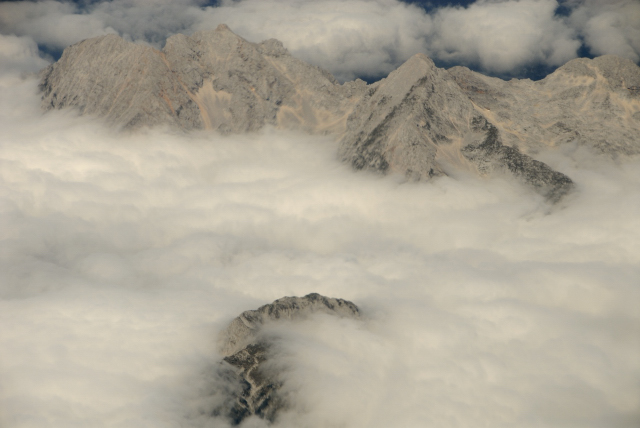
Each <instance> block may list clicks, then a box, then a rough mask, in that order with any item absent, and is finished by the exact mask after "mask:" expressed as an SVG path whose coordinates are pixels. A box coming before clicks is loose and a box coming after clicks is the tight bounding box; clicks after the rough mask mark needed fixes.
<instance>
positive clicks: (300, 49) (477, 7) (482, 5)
mask: <svg viewBox="0 0 640 428" xmlns="http://www.w3.org/2000/svg"><path fill="white" fill-rule="evenodd" d="M561 4H562V6H563V7H564V8H565V9H566V10H568V11H569V13H568V16H558V15H557V14H556V11H557V10H558V7H559V6H560V5H561ZM561 4H559V3H558V1H557V0H478V1H476V2H475V3H472V4H470V5H468V6H467V7H461V6H443V7H434V8H431V9H429V13H427V12H425V10H424V9H422V8H420V7H419V6H417V5H416V4H409V3H405V2H402V1H400V0H350V1H345V0H322V1H311V0H239V1H238V0H222V1H220V2H217V3H216V4H215V5H214V6H211V5H208V3H205V2H202V1H199V0H181V1H179V2H175V1H168V0H156V1H153V2H149V1H142V0H114V1H95V2H81V3H78V4H76V3H72V2H65V1H54V0H47V1H41V2H11V3H3V4H0V32H1V33H2V34H5V35H16V36H20V37H30V38H32V39H33V40H34V41H35V42H36V43H38V44H39V45H40V46H43V47H45V48H46V49H48V50H50V51H52V52H55V51H60V50H62V49H63V48H65V47H66V46H68V45H70V44H72V43H75V42H78V41H80V40H82V39H84V38H87V37H93V36H97V35H101V34H107V33H118V34H120V35H121V36H123V37H124V38H126V39H127V40H132V41H136V42H141V43H148V44H151V45H152V46H155V47H157V48H161V47H162V45H163V44H164V40H165V39H166V38H167V37H168V36H171V35H172V34H176V33H186V34H190V33H192V32H194V31H197V30H208V29H213V28H215V27H216V26H217V25H218V24H221V23H226V24H227V25H229V26H230V27H231V29H232V30H233V31H235V32H236V33H237V34H239V35H240V36H242V37H245V38H246V39H248V40H250V41H253V42H260V41H262V40H265V39H268V38H277V39H280V40H281V41H283V42H284V44H285V46H286V47H287V48H288V49H289V50H290V51H291V52H292V53H293V54H294V55H296V56H298V57H300V58H302V59H304V60H306V61H308V62H311V63H313V64H315V65H319V66H322V67H324V68H326V69H328V70H330V71H331V72H332V73H334V74H335V75H336V76H337V77H338V78H339V79H340V80H350V79H353V78H355V77H365V78H369V79H375V78H379V77H383V76H385V75H386V74H388V73H389V72H390V71H392V70H393V69H395V68H397V67H398V66H399V65H400V64H402V63H403V62H404V61H406V60H407V59H408V58H409V57H411V56H412V55H414V54H416V53H427V54H428V55H430V56H432V57H433V58H434V59H435V60H436V61H440V62H441V63H442V64H445V65H460V64H462V65H467V66H470V67H472V68H475V69H478V70H481V71H483V72H485V73H490V74H496V75H520V74H522V73H525V71H524V70H526V69H527V68H530V67H535V66H538V65H542V66H546V67H555V66H558V65H561V64H563V63H564V62H566V61H568V60H570V59H572V58H575V57H576V56H577V54H578V51H579V48H580V47H581V44H582V43H585V44H586V46H587V48H588V49H590V51H591V52H592V53H593V54H594V55H601V54H607V53H613V54H617V55H622V56H625V57H627V58H630V59H632V60H634V61H636V62H637V61H638V59H639V58H640V54H639V52H640V35H639V30H638V28H637V25H635V23H636V22H637V21H638V19H639V18H638V15H639V14H640V12H639V10H640V9H639V8H640V5H639V4H638V3H637V2H635V1H633V0H617V1H613V2H601V1H596V0H593V1H582V0H580V1H577V0H576V1H573V0H567V1H565V2H562V3H561Z"/></svg>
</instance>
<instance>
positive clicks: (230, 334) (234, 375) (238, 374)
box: [215, 293, 360, 425]
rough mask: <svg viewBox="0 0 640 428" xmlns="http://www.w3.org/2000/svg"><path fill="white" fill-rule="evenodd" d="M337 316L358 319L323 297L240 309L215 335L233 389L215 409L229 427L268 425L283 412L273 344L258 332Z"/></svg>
mask: <svg viewBox="0 0 640 428" xmlns="http://www.w3.org/2000/svg"><path fill="white" fill-rule="evenodd" d="M319 312H320V313H325V314H329V315H335V316H340V317H347V318H354V319H357V318H359V317H360V311H359V309H358V307H357V306H356V305H355V304H353V303H351V302H349V301H347V300H342V299H334V298H330V297H324V296H321V295H320V294H317V293H312V294H308V295H306V296H304V297H283V298H282V299H278V300H276V301H274V302H273V303H270V304H267V305H264V306H261V307H260V308H258V309H256V310H251V311H245V312H243V313H242V314H240V316H238V317H237V318H235V319H234V320H233V321H232V322H231V323H230V324H229V326H228V327H227V328H226V329H225V330H224V331H223V332H222V333H221V334H220V336H219V346H220V350H221V353H222V354H223V355H224V356H225V357H224V360H223V361H224V362H223V368H222V370H223V378H226V379H230V380H231V381H232V382H234V383H236V384H237V385H238V387H236V388H231V389H230V390H229V391H230V392H231V393H232V394H233V395H234V396H233V397H231V399H229V400H226V404H225V405H224V406H223V407H222V408H219V409H216V410H215V414H216V415H223V416H226V417H227V418H228V419H229V420H230V421H231V423H233V424H234V425H237V424H240V423H241V422H242V421H243V420H244V419H245V418H247V417H249V416H252V415H256V416H258V417H260V418H263V419H266V420H269V421H273V420H275V418H276V415H277V412H278V411H279V410H281V409H283V408H286V406H287V403H286V401H285V400H284V399H283V398H282V397H281V396H279V395H278V390H279V388H280V387H281V386H282V380H281V378H280V375H279V373H278V372H277V371H276V370H274V369H273V367H269V365H268V364H267V363H268V360H269V355H270V348H271V346H272V344H271V343H270V342H269V340H268V339H265V338H264V337H261V335H260V330H261V328H262V327H263V326H264V325H265V324H268V323H272V322H278V321H281V320H300V319H304V318H305V317H308V316H310V315H312V314H314V313H319Z"/></svg>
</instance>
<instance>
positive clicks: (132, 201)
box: [0, 67, 640, 428]
mask: <svg viewBox="0 0 640 428" xmlns="http://www.w3.org/2000/svg"><path fill="white" fill-rule="evenodd" d="M32 68H37V67H32ZM7 76H8V77H3V80H2V82H3V84H2V88H1V91H2V92H0V102H1V106H0V109H1V117H0V129H2V136H1V137H0V144H1V147H0V162H1V164H0V177H1V180H2V182H1V185H0V192H1V194H0V195H1V202H0V206H1V209H0V231H1V232H0V233H1V234H2V241H1V242H2V252H1V256H0V257H1V258H0V263H1V265H0V275H1V278H0V326H2V327H1V328H0V426H3V427H11V428H17V427H39V428H42V427H122V428H124V427H132V428H133V427H135V428H141V427H153V428H162V427H167V428H168V427H172V428H173V427H185V428H186V427H225V426H227V422H226V421H224V420H223V419H219V418H215V417H212V416H211V411H212V408H213V406H214V404H215V401H216V388H217V387H218V386H219V385H217V382H218V380H217V379H216V377H215V376H214V373H215V369H216V366H217V364H218V362H219V361H220V359H221V355H220V354H219V353H218V350H217V348H216V335H217V333H218V332H219V331H220V330H221V329H223V328H224V327H225V326H226V325H227V323H228V322H229V321H230V320H231V319H232V318H233V317H235V316H237V315H238V314H239V313H240V312H242V311H244V310H248V309H255V308H257V307H259V306H260V305H263V304H265V303H269V302H271V301H273V300H275V299H277V298H280V297H283V296H302V295H305V294H308V293H311V292H317V293H320V294H323V295H326V296H332V297H340V298H343V299H348V300H351V301H353V302H354V303H355V304H357V305H358V306H359V307H360V309H361V310H362V313H363V317H362V320H345V319H338V318H332V317H328V316H317V317H315V318H313V319H310V320H307V321H305V322H301V323H299V324H296V325H287V324H285V325H281V326H279V327H277V328H278V329H279V330H280V331H279V334H280V335H281V340H280V341H279V345H278V348H277V352H278V353H279V355H280V359H279V364H282V365H283V366H284V367H285V373H286V380H285V386H284V391H285V393H286V394H287V396H288V397H289V399H290V400H291V403H292V406H291V408H290V409H289V410H288V411H287V412H285V413H283V414H281V416H280V418H279V419H278V420H277V421H276V423H275V424H274V425H273V426H274V427H349V428H356V427H368V428H371V427H516V426H517V427H546V428H549V427H603V426H606V427H635V426H637V424H638V422H639V420H640V416H639V415H640V413H639V408H640V387H639V385H640V383H639V380H640V359H639V358H638V355H640V309H639V308H640V305H639V304H638V303H639V302H640V286H639V280H638V278H640V162H638V161H637V160H635V161H613V160H608V159H605V158H602V157H595V156H593V155H591V154H590V153H588V152H587V151H585V150H581V149H580V148H579V147H573V146H566V147H563V148H561V149H560V150H557V151H555V152H553V153H542V154H540V155H539V158H540V159H543V160H544V161H545V162H547V163H548V164H550V165H551V166H553V167H554V168H557V169H558V170H561V171H563V172H564V173H566V174H567V175H569V176H571V177H572V178H573V179H574V181H575V182H576V185H577V190H576V192H575V193H574V194H572V195H571V196H569V197H568V198H566V199H565V200H564V201H563V202H562V203H561V204H559V205H557V206H553V207H552V206H549V205H548V204H547V203H546V202H544V201H543V200H542V197H540V196H538V195H537V194H535V193H533V192H532V191H529V190H528V189H527V188H525V187H522V186H521V185H519V184H516V183H510V182H508V181H505V180H501V179H485V180H478V179H477V178H475V177H465V176H462V175H459V176H452V177H445V178H440V179H437V180H434V181H432V182H428V183H424V182H422V183H411V182H404V180H403V179H402V177H397V176H387V177H382V176H379V175H376V174H372V173H362V172H354V171H352V170H351V168H350V167H349V166H348V165H344V164H342V163H340V162H339V161H338V160H337V159H336V155H335V153H336V143H335V142H334V141H333V140H332V139H331V138H330V137H322V136H316V137H310V136H307V135H302V134H296V133H291V132H289V133H284V132H280V131H277V130H273V129H265V130H264V131H263V132H260V133H258V134H250V135H240V136H224V137H223V136H219V135H216V134H213V133H206V132H203V133H195V134H190V135H185V134H180V133H175V132H170V131H166V130H152V131H149V130H147V131H142V132H138V133H135V134H127V133H117V132H115V131H111V130H108V129H107V128H105V127H104V126H103V125H102V124H101V123H100V121H99V120H96V119H90V118H78V117H76V116H75V115H74V113H73V112H53V113H48V114H43V113H41V112H40V110H39V105H38V103H39V97H38V95H37V87H36V86H37V81H36V79H35V78H34V77H30V78H26V79H22V78H20V77H18V76H17V74H15V73H14V74H8V75H7ZM264 425H266V423H265V422H264V421H261V420H258V419H250V420H247V421H246V422H245V424H244V425H242V426H243V427H254V426H264Z"/></svg>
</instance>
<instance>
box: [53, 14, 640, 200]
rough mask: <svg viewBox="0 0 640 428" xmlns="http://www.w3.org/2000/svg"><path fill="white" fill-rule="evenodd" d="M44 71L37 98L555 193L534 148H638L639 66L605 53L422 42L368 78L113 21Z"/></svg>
mask: <svg viewBox="0 0 640 428" xmlns="http://www.w3.org/2000/svg"><path fill="white" fill-rule="evenodd" d="M41 78H42V81H41V88H42V91H43V95H42V106H43V108H44V109H61V108H67V107H73V108H75V109H78V110H79V111H80V112H81V113H82V114H87V115H94V116H99V117H102V118H104V120H106V121H107V122H108V123H110V124H112V125H115V126H118V127H121V128H123V129H135V128H140V127H145V126H156V125H168V126H171V127H174V128H178V129H182V130H185V131H189V130H194V129H213V130H217V131H219V132H222V133H239V132H250V131H257V130H259V129H260V128H262V127H264V126H265V125H272V126H275V127H278V128H283V129H294V130H302V131H306V132H309V133H330V134H334V135H335V136H336V138H339V140H340V148H339V156H340V158H341V159H342V160H344V161H346V162H349V163H350V164H351V165H352V166H353V167H354V168H356V169H370V170H375V171H379V172H382V173H389V172H395V173H401V174H405V175H406V176H407V177H408V178H410V179H416V180H423V179H430V178H432V177H437V176H440V175H443V174H450V173H455V171H461V170H462V171H471V172H473V173H476V174H478V175H479V176H487V175H494V174H507V175H511V176H513V177H515V178H517V179H518V180H519V181H521V182H523V183H525V184H526V185H528V186H530V187H532V188H533V189H534V190H535V191H537V192H538V193H540V194H542V195H544V196H545V198H546V199H548V200H549V201H551V202H557V201H559V200H560V199H561V198H562V197H563V196H564V195H565V194H567V193H568V192H570V191H571V190H572V189H573V188H574V184H573V181H572V180H571V178H570V177H568V176H566V175H564V174H563V173H562V172H560V171H555V170H554V169H552V168H551V167H549V166H548V165H546V164H545V163H543V162H540V161H538V160H535V156H536V153H537V152H539V151H540V150H542V149H546V148H551V147H557V146H559V145H562V144H564V143H575V144H577V145H579V146H586V147H588V148H589V149H592V150H595V151H597V152H599V153H602V154H604V155H608V156H613V157H624V156H629V155H635V154H637V153H639V152H640V138H638V136H639V135H640V95H639V94H638V91H637V90H635V88H637V87H639V86H640V67H638V66H637V65H635V64H634V63H633V62H632V61H630V60H627V59H622V58H620V57H616V56H612V55H607V56H602V57H598V58H596V59H593V60H589V59H583V58H581V59H575V60H572V61H570V62H568V63H567V64H565V65H564V66H562V67H560V68H559V69H558V70H556V71H555V72H554V73H552V74H551V75H549V76H547V77H546V78H545V79H543V80H540V81H536V82H534V81H531V80H528V79H523V80H518V79H512V80H510V81H504V80H501V79H498V78H491V77H487V76H484V75H482V74H479V73H476V72H473V71H471V70H469V69H468V68H465V67H454V68H452V69H449V70H445V69H441V68H438V67H436V66H435V65H434V63H433V61H431V60H430V59H429V58H428V57H427V56H425V55H423V54H417V55H415V56H413V57H412V58H410V59H409V60H408V61H407V62H405V63H404V64H403V65H402V66H400V67H399V68H398V69H397V70H395V71H393V72H392V73H390V74H389V76H388V77H386V78H384V79H382V80H380V81H378V82H375V83H373V84H370V85H368V84H367V83H365V82H364V81H361V80H356V81H353V82H346V83H342V84H340V83H339V82H338V81H336V79H335V78H334V77H333V76H332V75H331V74H330V73H329V72H327V71H325V70H323V69H321V68H318V67H314V66H311V65H309V64H307V63H305V62H303V61H301V60H298V59H296V58H294V57H292V56H291V55H290V54H289V53H288V52H287V50H286V49H285V48H284V47H283V45H282V43H280V42H279V41H277V40H275V39H270V40H266V41H264V42H262V43H258V44H255V43H250V42H248V41H246V40H244V39H243V38H241V37H239V36H237V35H236V34H234V33H233V32H232V31H231V30H230V29H229V28H228V27H227V26H226V25H220V26H219V27H218V28H216V29H215V30H212V31H202V32H197V33H195V34H193V35H192V36H191V37H188V36H185V35H182V34H177V35H174V36H172V37H170V38H169V39H167V42H166V45H165V47H164V48H163V49H162V51H159V50H156V49H154V48H151V47H148V46H143V45H140V44H134V43H131V42H127V41H125V40H123V39H122V38H120V37H118V36H116V35H107V36H101V37H96V38H93V39H88V40H84V41H82V42H80V43H78V44H75V45H73V46H70V47H68V48H67V49H65V51H64V53H63V55H62V57H61V59H60V60H59V61H58V62H56V63H55V64H52V65H51V66H49V67H48V68H46V69H45V70H43V72H42V74H41Z"/></svg>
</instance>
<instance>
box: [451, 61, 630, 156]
mask: <svg viewBox="0 0 640 428" xmlns="http://www.w3.org/2000/svg"><path fill="white" fill-rule="evenodd" d="M449 73H451V75H452V76H453V78H454V79H455V80H456V82H458V84H459V85H460V87H461V88H462V89H463V91H464V92H465V94H466V95H467V96H468V97H469V99H470V100H471V101H473V103H474V104H475V105H476V107H477V108H478V112H479V113H481V114H482V115H483V116H485V117H486V118H487V119H488V120H489V121H490V122H491V123H492V124H493V125H494V126H496V127H497V128H498V129H499V130H500V134H501V136H502V139H503V141H504V143H505V144H506V145H509V146H513V147H519V148H520V149H521V150H523V151H525V152H528V153H530V154H535V153H536V152H537V151H538V150H540V149H542V148H549V147H556V146H559V145H561V144H565V143H570V142H573V143H576V144H579V145H583V146H586V147H589V148H590V149H593V150H594V151H596V152H601V153H604V154H608V155H610V156H613V157H618V156H624V155H634V154H638V153H640V137H639V136H640V97H639V96H638V94H637V93H636V91H633V90H629V88H631V87H633V86H637V85H640V67H638V66H637V65H636V64H634V63H633V62H632V61H630V60H627V59H623V58H620V57H617V56H613V55H605V56H601V57H598V58H595V59H593V60H590V59H586V58H580V59H574V60H572V61H569V62H568V63H566V64H565V65H564V66H562V67H560V68H558V69H557V70H556V71H555V72H553V73H552V74H550V75H549V76H547V77H546V78H544V79H542V80H540V81H537V82H533V81H531V80H528V79H524V80H518V79H512V80H510V81H504V80H501V79H496V78H491V77H487V76H483V75H482V74H479V73H476V72H473V71H471V70H469V69H467V68H465V67H454V68H452V69H450V70H449Z"/></svg>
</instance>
